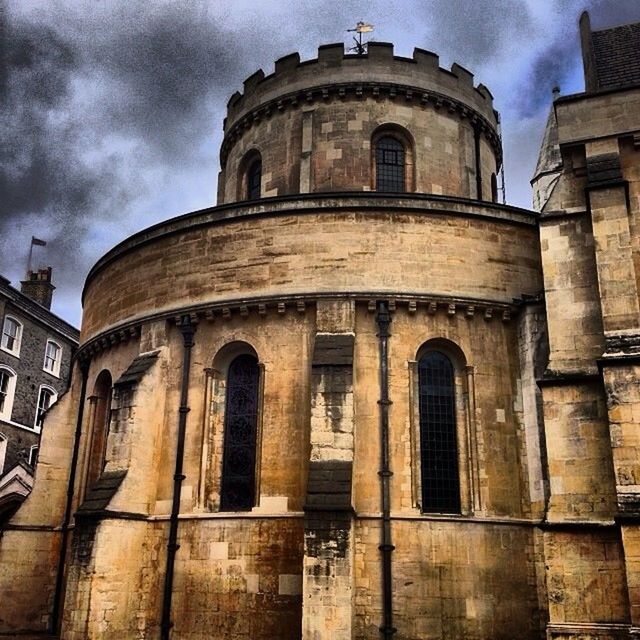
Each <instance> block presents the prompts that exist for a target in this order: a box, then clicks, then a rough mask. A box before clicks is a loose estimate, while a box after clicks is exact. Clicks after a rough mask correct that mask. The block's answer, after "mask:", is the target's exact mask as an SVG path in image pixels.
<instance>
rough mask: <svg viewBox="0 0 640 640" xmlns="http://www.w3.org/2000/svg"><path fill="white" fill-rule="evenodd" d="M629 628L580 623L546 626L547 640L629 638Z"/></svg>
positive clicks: (604, 623)
mask: <svg viewBox="0 0 640 640" xmlns="http://www.w3.org/2000/svg"><path fill="white" fill-rule="evenodd" d="M630 629H631V626H630V625H628V624H616V623H607V622H599V623H598V622H595V623H588V622H587V623H581V622H558V623H549V624H548V625H547V640H570V639H571V640H573V639H574V638H575V640H579V639H581V638H599V637H602V638H603V639H606V640H611V639H612V638H615V639H616V640H618V639H620V640H622V639H623V638H624V639H625V640H626V639H627V638H628V637H629V635H628V634H629V631H630Z"/></svg>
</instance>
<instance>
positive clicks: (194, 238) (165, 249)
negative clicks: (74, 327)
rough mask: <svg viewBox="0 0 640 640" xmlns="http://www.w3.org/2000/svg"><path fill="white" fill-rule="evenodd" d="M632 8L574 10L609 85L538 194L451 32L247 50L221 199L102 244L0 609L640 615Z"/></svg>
mask: <svg viewBox="0 0 640 640" xmlns="http://www.w3.org/2000/svg"><path fill="white" fill-rule="evenodd" d="M621 29H622V31H620V30H618V29H614V30H607V32H594V33H592V31H591V29H590V26H589V24H588V16H586V14H585V16H583V18H582V21H581V30H582V37H583V53H584V59H585V76H586V87H587V91H586V92H585V93H581V94H578V95H574V96H564V97H561V98H560V97H557V99H556V100H555V102H554V104H553V112H552V114H551V116H550V118H549V121H548V125H547V130H546V132H545V135H544V142H543V147H542V150H541V154H540V161H539V163H538V167H537V169H536V175H535V177H534V181H533V186H534V195H535V197H534V202H535V203H536V206H535V208H536V211H529V210H524V209H518V208H515V207H509V206H506V205H501V204H498V203H497V202H496V199H497V184H496V178H495V176H496V174H497V173H498V172H499V168H500V166H501V162H502V150H501V143H500V138H499V136H498V132H497V130H498V115H497V113H496V112H495V111H494V108H493V101H492V96H491V94H490V92H489V91H488V89H487V88H486V87H484V86H483V85H475V84H474V80H473V76H472V75H471V73H469V72H468V71H466V70H465V69H464V68H462V67H460V66H459V65H453V67H452V68H451V69H450V70H445V69H441V68H440V67H439V66H438V58H437V56H435V55H434V54H432V53H429V52H427V51H423V50H419V49H416V50H415V51H414V54H413V57H412V58H400V57H397V56H394V53H393V47H392V46H391V45H388V44H383V43H371V44H369V47H368V51H367V53H366V55H345V53H344V48H343V46H342V45H329V46H324V47H321V48H320V49H319V51H318V58H317V59H315V60H310V61H306V62H300V60H299V57H298V55H297V54H294V55H291V56H287V57H285V58H282V59H281V60H278V61H277V62H276V65H275V71H274V73H273V74H271V75H269V76H265V75H264V73H263V72H262V71H259V72H257V73H255V74H253V75H252V76H250V77H249V78H248V79H247V80H246V81H245V83H244V91H243V93H242V94H240V93H237V94H234V95H233V96H232V97H231V100H230V101H229V105H228V114H227V118H226V120H225V124H224V134H225V135H224V139H223V143H222V148H221V172H220V176H219V181H218V203H219V204H218V206H216V207H213V208H210V209H206V210H202V211H196V212H193V213H191V214H188V215H186V216H182V217H180V218H175V219H173V220H169V221H167V222H165V223H161V224H159V225H156V226H154V227H152V228H150V229H147V230H145V231H142V232H140V233H138V234H136V235H134V236H132V237H130V238H128V239H126V240H125V241H124V242H122V243H121V244H119V245H118V246H116V247H115V248H114V249H112V250H111V251H110V252H109V253H107V254H106V255H105V256H104V257H103V258H101V259H100V260H99V261H98V263H97V264H96V265H95V266H94V268H93V269H92V270H91V272H90V273H89V276H88V278H87V281H86V285H85V289H84V292H83V304H84V318H83V325H82V332H81V337H80V347H79V350H78V354H77V358H76V360H75V364H74V375H73V379H72V384H71V387H70V391H69V393H67V394H66V395H65V396H64V398H62V399H61V400H60V401H59V402H58V403H57V405H56V406H55V407H54V408H53V409H52V411H51V412H50V415H49V418H48V424H47V429H46V430H45V431H44V434H43V444H42V452H41V456H40V461H39V464H38V475H37V481H36V483H35V487H34V491H33V493H32V495H31V497H30V498H29V500H27V501H26V503H25V504H24V505H23V506H22V507H21V508H20V510H19V511H18V512H17V513H16V514H15V516H14V517H13V518H12V520H11V521H10V523H9V524H8V525H7V526H6V527H5V530H4V532H3V536H2V539H1V540H0V590H1V593H2V596H3V602H5V601H6V602H11V606H10V607H2V608H0V633H4V634H5V636H6V635H9V636H10V635H11V634H19V633H25V632H27V631H32V632H38V633H41V634H43V633H47V632H48V633H51V634H58V635H59V637H62V638H65V639H68V640H80V639H84V638H114V639H116V638H117V639H121V638H157V637H160V638H163V639H168V638H174V639H177V638H180V639H185V640H186V639H189V640H191V639H193V640H195V639H196V638H198V639H199V638H220V639H228V638H233V639H240V638H246V639H251V640H267V639H268V640H273V639H281V640H285V639H298V638H303V639H304V640H325V639H327V640H328V639H331V640H352V639H357V640H374V639H377V638H380V637H382V638H386V639H390V638H398V639H400V638H401V639H402V640H418V639H419V640H426V639H443V640H444V639H447V640H448V639H460V640H463V639H464V640H534V639H542V638H547V640H622V639H631V638H638V637H640V615H639V612H640V571H639V570H638V567H639V566H640V562H639V558H640V439H639V438H638V433H640V383H639V376H640V364H639V363H640V297H639V295H638V286H639V277H638V272H639V271H638V269H639V267H638V265H639V264H640V233H639V232H638V229H639V228H640V227H639V226H638V224H639V223H640V144H638V136H639V135H640V85H639V84H638V78H637V76H636V75H635V74H636V72H635V71H631V72H629V73H627V72H626V71H625V69H626V68H627V66H631V67H633V68H634V69H635V66H634V65H635V64H636V62H637V60H638V58H637V56H640V48H638V47H634V46H633V44H632V46H627V38H631V42H632V43H633V42H635V41H636V39H637V35H636V34H637V29H636V27H635V26H631V27H623V28H621ZM617 43H619V46H620V47H621V48H623V49H624V51H625V52H626V53H625V55H624V56H619V55H611V56H609V51H610V49H611V48H612V47H616V46H618V44H617ZM603 56H605V57H604V59H603Z"/></svg>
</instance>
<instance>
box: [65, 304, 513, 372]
mask: <svg viewBox="0 0 640 640" xmlns="http://www.w3.org/2000/svg"><path fill="white" fill-rule="evenodd" d="M335 298H343V299H351V300H355V301H356V302H358V303H363V304H366V305H367V310H368V311H369V313H373V312H374V311H375V309H376V301H378V300H386V301H387V303H388V305H389V310H390V311H391V312H394V311H396V309H397V308H398V306H401V307H403V308H406V309H407V311H408V312H409V313H411V314H415V313H419V312H422V313H424V314H429V315H433V314H435V313H437V312H438V311H441V312H446V313H447V315H449V316H454V315H456V314H457V313H460V315H462V316H464V317H466V318H467V319H468V320H472V319H473V318H474V317H475V315H476V312H477V313H478V315H483V317H484V319H485V320H486V321H490V320H491V319H492V318H493V317H494V314H495V317H496V318H501V321H502V322H509V321H510V320H511V318H512V314H513V315H517V313H518V309H519V306H520V304H521V301H520V300H514V301H513V303H512V304H507V303H504V302H498V301H491V300H475V299H464V298H449V297H446V296H437V297H436V296H432V295H428V294H399V295H393V296H390V294H389V293H380V294H378V295H376V294H375V293H350V292H340V291H336V292H328V293H323V294H317V293H313V294H300V295H295V296H288V297H286V298H284V299H282V298H275V297H261V298H253V299H249V300H247V299H243V300H228V301H225V302H218V303H213V304H206V305H198V306H197V307H190V308H188V309H185V310H184V311H183V312H182V313H178V312H176V311H175V310H174V311H167V312H165V313H158V314H153V315H148V316H145V317H143V318H138V319H136V320H134V321H132V322H128V323H125V324H124V325H120V326H117V327H114V328H112V329H109V330H107V331H105V332H103V333H101V334H99V335H97V336H95V337H93V338H91V339H90V340H88V341H87V342H86V343H84V344H83V345H81V346H80V348H79V349H78V351H77V353H76V356H75V357H76V359H77V360H78V361H80V362H85V361H88V360H91V359H92V358H93V356H95V355H97V354H98V353H102V352H103V351H106V350H107V349H109V348H111V347H112V346H116V345H119V344H123V343H126V342H129V340H131V339H133V338H137V337H138V336H139V335H140V332H141V328H142V325H143V324H145V323H147V322H151V321H154V320H160V319H163V318H164V319H167V320H169V321H171V322H173V323H174V324H176V325H179V324H180V321H181V318H182V317H183V316H184V315H185V314H186V315H189V317H190V319H191V322H192V324H196V323H197V322H199V321H200V320H205V321H207V322H225V321H228V320H230V319H231V318H232V317H234V316H238V315H239V316H240V317H243V318H247V317H249V316H250V315H252V314H254V313H255V314H258V315H259V316H265V315H267V314H268V313H269V312H271V313H274V312H275V313H277V315H279V316H283V315H285V314H286V313H287V312H295V313H298V314H301V313H305V311H306V309H307V306H313V305H315V302H316V300H320V299H335Z"/></svg>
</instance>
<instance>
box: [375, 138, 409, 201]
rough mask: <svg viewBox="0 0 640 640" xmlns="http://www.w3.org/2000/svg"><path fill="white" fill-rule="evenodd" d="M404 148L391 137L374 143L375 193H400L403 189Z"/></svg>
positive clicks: (404, 189)
mask: <svg viewBox="0 0 640 640" xmlns="http://www.w3.org/2000/svg"><path fill="white" fill-rule="evenodd" d="M404 154H405V152H404V146H403V145H402V143H401V142H400V141H399V140H396V139H395V138H392V137H391V136H384V137H382V138H380V139H379V140H378V142H377V143H376V191H386V192H392V193H402V192H404V191H406V188H405V178H404V170H405V159H404Z"/></svg>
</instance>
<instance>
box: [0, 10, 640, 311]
mask: <svg viewBox="0 0 640 640" xmlns="http://www.w3.org/2000/svg"><path fill="white" fill-rule="evenodd" d="M585 8H586V9H588V10H589V11H590V13H591V21H592V25H593V27H594V28H596V29H597V28H604V27H608V26H613V25H616V24H621V23H625V22H635V21H640V2H639V1H638V0H581V1H578V0H465V1H462V0H422V1H409V0H407V1H401V0H395V1H394V2H389V1H385V2H380V1H377V0H369V1H366V2H364V1H355V0H342V1H341V2H335V1H333V0H324V1H311V0H298V2H296V3H292V2H290V1H289V2H284V1H281V0H272V1H268V0H262V1H261V2H255V0H252V1H249V0H215V1H214V0H209V1H207V2H205V1H202V2H201V1H199V0H189V2H185V1H181V2H177V1H173V2H168V1H160V0H154V1H149V0H127V1H120V0H90V1H89V0H87V1H85V2H82V1H75V2H71V1H52V0H47V1H45V0H42V1H41V2H35V1H32V0H8V2H6V3H5V5H4V11H3V12H2V18H1V19H2V21H3V24H2V28H3V31H4V34H3V35H4V37H3V39H2V40H3V50H2V62H3V65H2V74H1V75H0V80H1V83H2V84H1V86H2V92H3V98H4V102H5V105H6V108H5V109H3V112H2V114H1V115H0V127H1V128H0V131H1V133H0V135H1V136H2V152H0V168H1V171H0V273H1V274H3V275H5V276H6V277H8V278H10V279H11V280H12V281H13V283H14V284H15V285H17V283H18V281H19V280H20V279H21V278H22V277H23V274H24V269H25V265H26V259H27V253H28V249H29V241H30V238H31V236H32V235H35V236H37V237H40V238H43V239H45V240H47V241H48V245H47V247H44V248H38V247H36V248H35V249H34V257H35V261H34V262H35V264H36V265H45V264H51V265H52V266H53V268H54V283H55V284H56V286H57V287H58V289H57V291H56V294H55V297H54V311H56V312H57V313H59V314H60V315H62V316H63V317H64V318H66V319H67V320H69V321H71V322H73V323H75V324H79V322H80V290H81V288H82V284H83V281H84V277H85V274H86V273H87V271H88V269H89V268H90V266H91V265H92V264H93V263H94V262H95V261H96V260H97V258H98V257H99V256H100V255H102V254H103V253H104V252H105V251H106V250H108V249H109V248H110V247H111V246H113V245H114V244H116V243H117V242H119V241H120V240H122V239H123V238H124V237H126V236H127V235H129V234H131V233H133V232H134V231H136V230H138V229H141V228H143V227H145V226H148V225H150V224H153V223H155V222H158V221H160V220H163V219H166V218H169V217H172V216H174V215H178V214H181V213H185V212H187V211H190V210H194V209H199V208H203V207H207V206H211V205H213V204H215V191H216V176H217V172H218V157H217V151H218V146H219V144H220V140H221V128H222V118H223V117H224V111H225V105H226V101H227V99H228V97H229V96H230V95H231V93H233V91H235V90H236V89H239V88H241V85H242V80H243V79H244V78H245V77H246V76H248V75H250V74H251V73H253V72H254V71H255V70H256V69H257V68H259V67H262V68H263V69H264V70H265V72H266V73H268V72H269V71H270V70H271V69H272V68H273V62H274V61H275V60H276V59H277V58H279V57H281V56H283V55H285V54H287V53H290V52H292V51H299V52H300V54H301V56H302V58H303V59H308V58H312V57H315V52H316V50H317V47H318V45H320V44H325V43H329V42H340V41H345V42H348V38H349V36H348V34H347V33H346V29H347V28H349V27H350V26H352V25H354V24H355V22H356V21H357V20H359V19H364V20H366V21H368V22H371V23H373V24H374V25H375V27H376V30H375V33H374V34H373V37H374V39H376V40H379V41H385V42H394V43H395V46H396V53H397V54H399V55H411V52H412V50H413V47H414V46H418V47H422V48H425V49H429V50H431V51H433V52H435V53H437V54H439V55H440V64H441V65H442V66H450V65H451V63H452V62H454V61H456V62H458V63H460V64H461V65H462V66H464V67H466V68H468V69H469V70H470V71H472V72H473V73H474V74H475V77H476V82H482V83H484V84H485V85H487V86H488V87H489V89H490V90H491V91H492V93H493V95H494V98H495V106H496V108H497V109H498V110H499V111H500V112H501V115H502V126H503V138H504V147H505V169H506V187H507V201H508V202H509V203H510V204H514V205H518V206H523V207H529V204H530V198H531V196H530V188H529V180H530V178H531V173H532V171H533V168H534V166H535V161H536V155H537V149H538V145H539V141H540V137H541V135H542V128H543V126H544V121H545V118H546V114H547V111H548V108H549V104H550V99H551V88H552V86H553V85H554V84H556V83H557V84H559V85H560V86H561V88H562V93H563V94H566V93H573V92H577V91H581V90H582V88H583V82H582V69H581V59H580V46H579V39H578V28H577V21H578V18H579V15H580V12H581V11H582V10H583V9H585Z"/></svg>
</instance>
